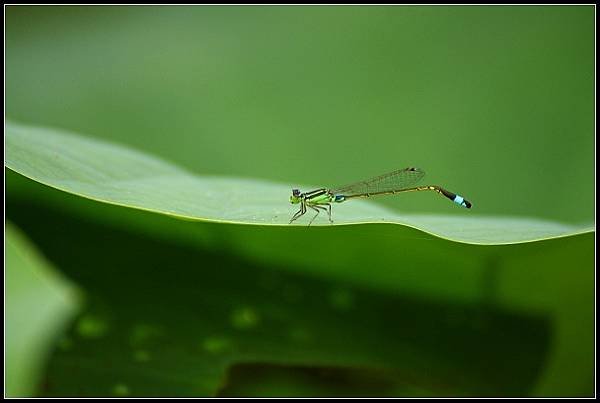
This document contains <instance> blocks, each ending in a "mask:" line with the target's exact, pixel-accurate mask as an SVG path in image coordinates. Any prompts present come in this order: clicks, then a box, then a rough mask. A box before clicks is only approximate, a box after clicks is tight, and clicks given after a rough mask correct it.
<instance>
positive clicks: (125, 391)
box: [112, 383, 131, 397]
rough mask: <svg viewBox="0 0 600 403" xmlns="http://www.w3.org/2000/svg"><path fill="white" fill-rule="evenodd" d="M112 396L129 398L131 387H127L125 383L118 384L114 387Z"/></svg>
mask: <svg viewBox="0 0 600 403" xmlns="http://www.w3.org/2000/svg"><path fill="white" fill-rule="evenodd" d="M112 394H113V395H114V396H120V397H124V396H129V395H130V394H131V391H130V390H129V386H127V385H125V384H124V383H117V384H115V385H114V386H113V387H112Z"/></svg>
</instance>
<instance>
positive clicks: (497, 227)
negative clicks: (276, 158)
mask: <svg viewBox="0 0 600 403" xmlns="http://www.w3.org/2000/svg"><path fill="white" fill-rule="evenodd" d="M6 166H7V167H9V168H10V169H12V170H14V171H15V172H18V173H20V174H21V175H24V176H26V177H28V178H31V179H33V180H36V181H38V182H40V183H43V184H46V185H48V186H52V187H54V188H56V189H60V190H63V191H66V192H70V193H73V194H76V195H79V196H83V197H86V198H90V199H93V200H97V201H102V202H106V203H111V204H116V205H120V206H125V207H131V208H137V209H141V210H146V211H152V212H156V213H162V214H166V215H170V216H173V217H177V218H181V219H187V220H203V221H213V222H224V223H237V224H262V225H284V226H287V225H288V221H289V219H290V217H291V216H292V215H293V213H294V208H293V207H294V206H290V205H289V202H288V198H289V193H290V187H291V186H289V185H288V186H285V185H279V184H275V183H271V182H266V181H258V180H248V179H238V178H218V177H202V176H197V175H193V174H191V173H189V172H186V171H185V170H183V169H180V168H178V167H176V166H173V165H171V164H169V163H167V162H165V161H162V160H160V159H158V158H155V157H152V156H148V155H145V154H143V153H141V152H137V151H134V150H131V149H128V148H126V147H122V146H118V145H114V144H109V143H105V142H101V141H99V140H93V139H88V138H85V137H81V136H78V135H73V134H68V133H66V132H62V131H58V130H53V129H47V128H36V127H30V126H23V125H18V124H15V123H7V125H6ZM307 188H310V187H307ZM442 202H446V200H443V201H442V200H440V203H442ZM474 204H475V207H474V208H476V205H477V201H474ZM470 213H471V212H469V211H462V210H459V209H458V208H457V211H456V215H455V216H439V215H438V216H436V215H400V214H397V213H395V212H393V211H391V210H389V209H386V208H383V207H381V206H378V205H376V204H373V203H369V202H364V201H356V202H353V203H350V202H348V203H344V204H343V205H340V206H337V205H336V206H334V213H333V214H334V220H335V224H334V225H339V224H366V223H392V224H401V225H405V226H408V227H412V228H416V229H419V230H421V231H424V232H427V233H430V234H433V235H436V236H438V237H441V238H446V239H450V240H453V241H458V242H465V243H473V244H484V245H485V244H488V245H491V244H510V243H518V242H528V241H536V240H541V239H550V238H556V237H562V236H568V235H573V234H578V233H586V232H590V231H593V226H590V225H580V226H573V225H566V224H559V223H554V222H548V221H542V220H536V219H531V218H503V217H480V216H469V215H470ZM307 215H308V214H307ZM323 215H324V214H323ZM323 222H326V219H325V218H324V217H323V218H321V221H320V222H319V221H317V223H318V224H317V223H315V225H326V226H328V225H329V224H324V223H323ZM298 225H304V226H305V225H306V223H299V224H298Z"/></svg>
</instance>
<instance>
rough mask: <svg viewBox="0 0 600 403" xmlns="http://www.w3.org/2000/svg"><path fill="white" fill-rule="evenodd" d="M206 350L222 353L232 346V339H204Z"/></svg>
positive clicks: (213, 337) (203, 346) (212, 352)
mask: <svg viewBox="0 0 600 403" xmlns="http://www.w3.org/2000/svg"><path fill="white" fill-rule="evenodd" d="M202 348H203V349H204V351H206V352H208V353H211V354H221V353H224V352H226V351H227V350H229V349H230V348H231V341H229V340H228V339H226V338H224V337H215V336H211V337H207V338H205V339H204V340H203V341H202Z"/></svg>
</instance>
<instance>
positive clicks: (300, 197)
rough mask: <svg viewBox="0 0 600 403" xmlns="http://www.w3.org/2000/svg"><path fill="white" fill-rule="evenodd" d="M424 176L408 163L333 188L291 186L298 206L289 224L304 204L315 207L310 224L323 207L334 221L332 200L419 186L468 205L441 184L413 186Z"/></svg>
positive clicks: (368, 195) (394, 191)
mask: <svg viewBox="0 0 600 403" xmlns="http://www.w3.org/2000/svg"><path fill="white" fill-rule="evenodd" d="M424 176H425V172H424V171H423V170H421V169H419V168H413V167H411V168H404V169H399V170H397V171H393V172H388V173H386V174H383V175H380V176H377V177H375V178H371V179H367V180H365V181H360V182H356V183H353V184H350V185H346V186H342V187H339V188H334V189H327V188H320V189H316V190H312V191H310V192H304V193H302V192H300V190H299V189H292V195H291V196H290V203H292V204H300V210H299V211H298V212H296V214H294V216H293V217H292V219H291V220H290V224H291V223H292V222H294V221H295V220H297V219H298V218H300V217H302V216H303V215H304V214H305V213H306V211H307V208H310V209H312V210H314V211H316V214H315V215H314V217H313V218H312V219H311V220H310V222H309V223H308V225H309V226H310V224H312V222H313V221H314V220H315V218H317V216H318V215H319V213H320V212H321V211H326V212H327V215H328V217H329V222H330V223H333V220H332V219H331V204H332V203H343V202H345V201H346V200H351V199H357V198H361V197H371V196H379V195H389V194H396V193H403V192H417V191H422V190H433V191H435V192H438V193H439V194H441V195H442V196H445V197H447V198H448V199H450V200H452V201H453V202H454V203H456V204H459V205H461V206H462V207H465V208H471V202H469V201H468V200H467V199H465V198H463V197H462V196H459V195H457V194H455V193H452V192H450V191H448V190H446V189H444V188H442V187H440V186H434V185H427V186H415V185H416V184H417V183H418V182H419V181H420V180H421V179H423V177H424Z"/></svg>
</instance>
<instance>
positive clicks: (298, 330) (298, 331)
mask: <svg viewBox="0 0 600 403" xmlns="http://www.w3.org/2000/svg"><path fill="white" fill-rule="evenodd" d="M289 336H290V339H292V340H293V341H296V342H300V343H306V342H308V341H311V340H312V338H313V336H312V334H311V332H310V331H309V330H308V329H306V328H304V327H294V328H292V329H291V330H290V332H289Z"/></svg>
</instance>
